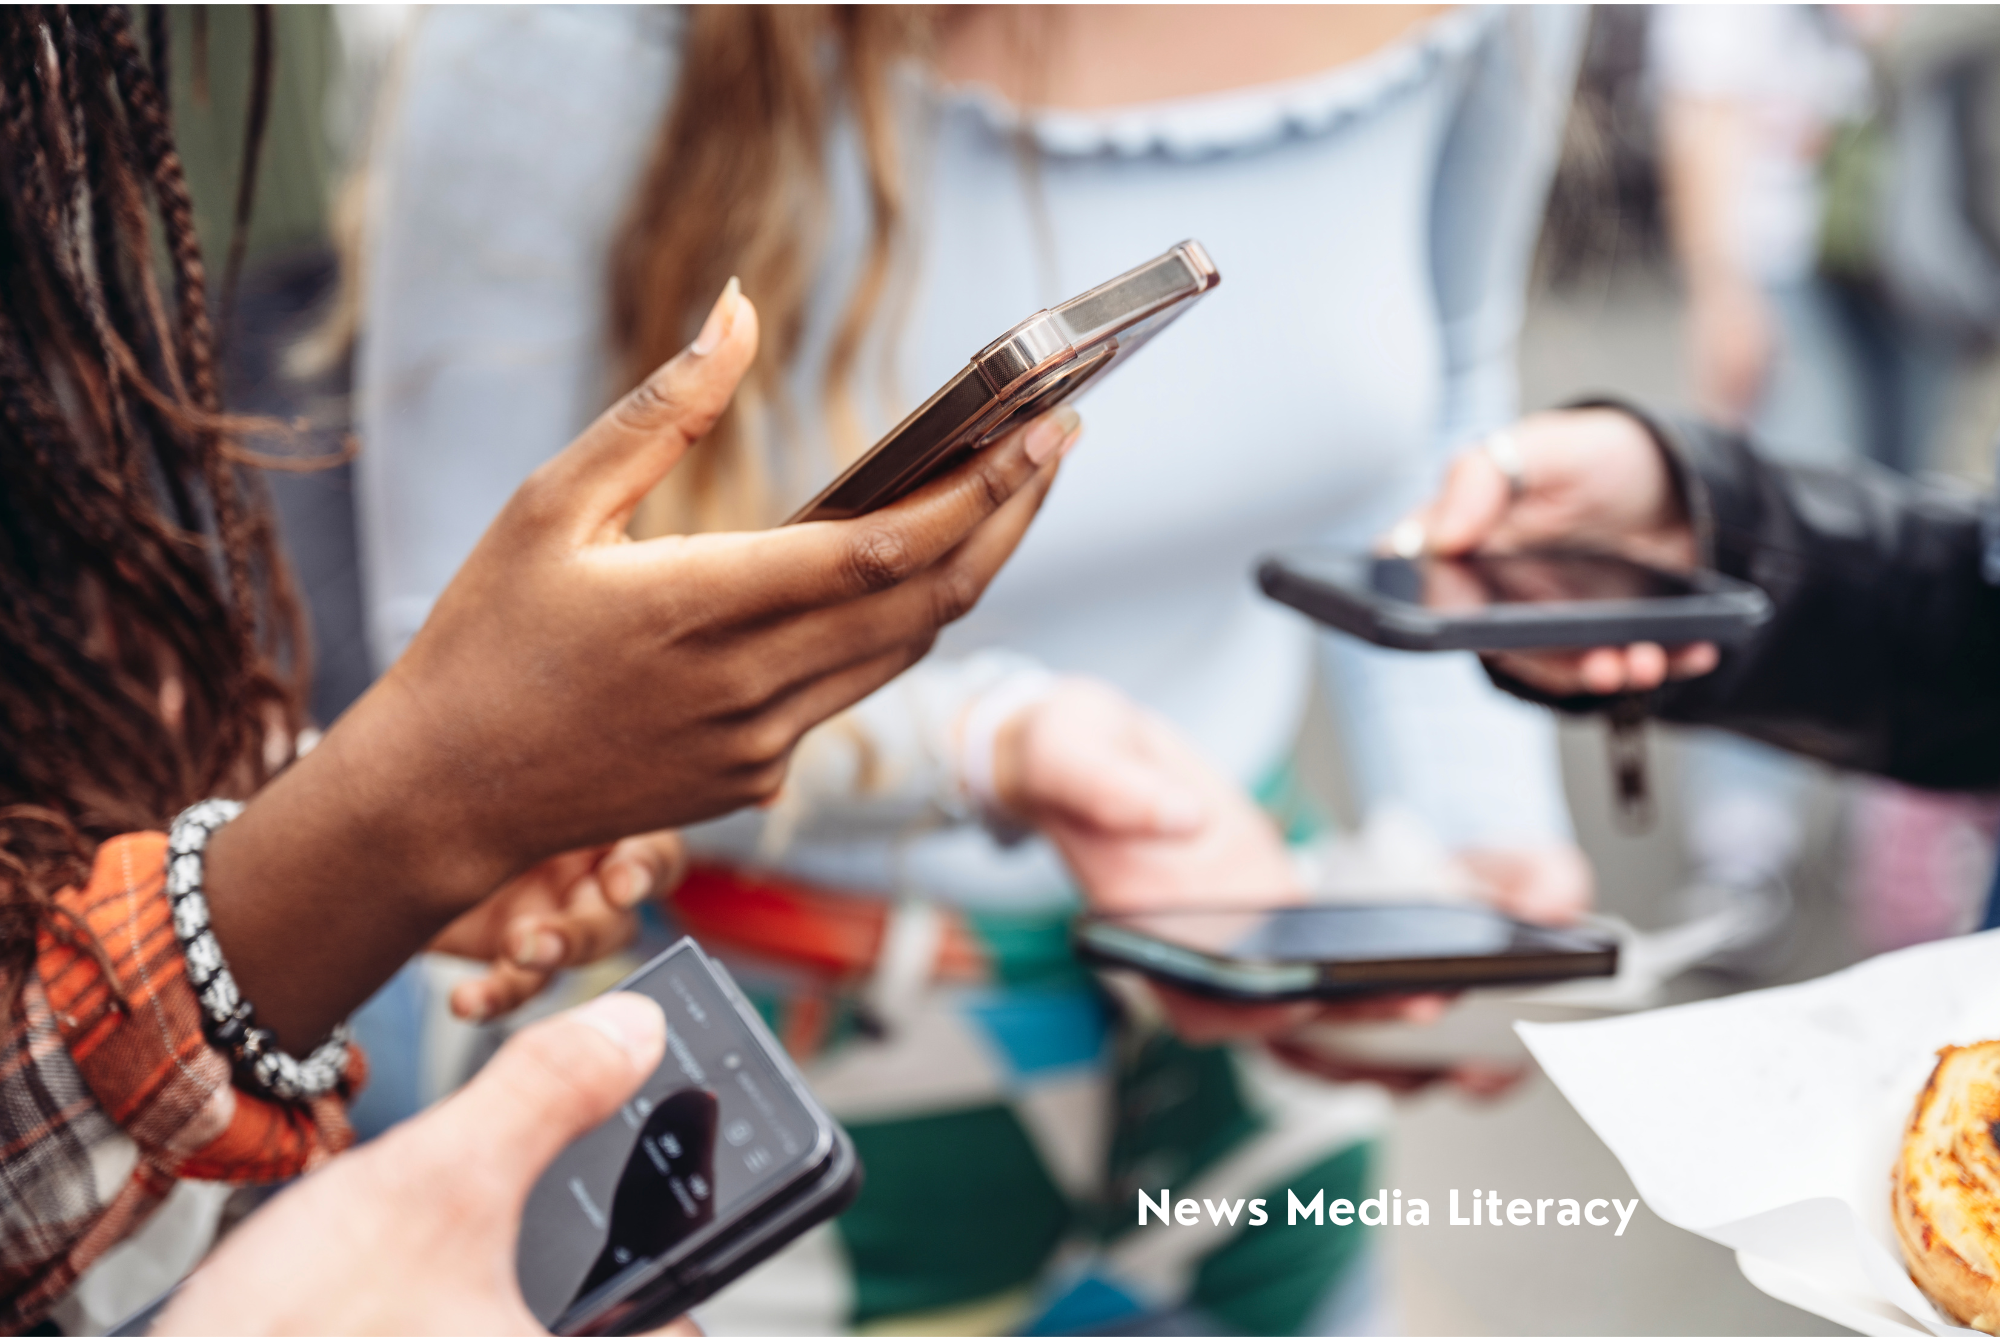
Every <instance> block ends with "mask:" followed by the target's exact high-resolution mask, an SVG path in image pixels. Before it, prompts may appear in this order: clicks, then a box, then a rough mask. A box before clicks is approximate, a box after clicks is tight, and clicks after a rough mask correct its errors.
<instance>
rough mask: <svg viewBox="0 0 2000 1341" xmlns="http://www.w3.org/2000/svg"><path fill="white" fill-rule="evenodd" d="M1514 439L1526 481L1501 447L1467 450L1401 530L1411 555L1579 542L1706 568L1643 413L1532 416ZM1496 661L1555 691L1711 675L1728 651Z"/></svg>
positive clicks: (1638, 646)
mask: <svg viewBox="0 0 2000 1341" xmlns="http://www.w3.org/2000/svg"><path fill="white" fill-rule="evenodd" d="M1509 437H1510V439H1511V442H1512V446H1513V455H1514V458H1515V464H1517V465H1518V479H1517V480H1514V481H1510V480H1509V478H1508V476H1507V474H1506V473H1505V472H1504V471H1503V470H1502V468H1501V464H1500V462H1499V461H1496V459H1495V454H1494V453H1493V452H1490V451H1487V450H1484V449H1482V448H1478V447H1475V448H1473V449H1472V450H1470V451H1467V452H1465V453H1464V454H1463V455H1461V456H1460V457H1459V458H1458V460H1457V461H1455V462H1454V463H1453V464H1452V467H1451V469H1450V471H1449V472H1448V473H1447V474H1446V476H1445V482H1444V487H1443V488H1442V489H1441V490H1439V492H1438V495H1437V497H1436V498H1434V499H1432V500H1431V502H1430V503H1429V504H1427V505H1426V506H1425V507H1424V508H1422V509H1421V510H1420V511H1418V512H1417V513H1415V514H1414V515H1413V516H1411V517H1410V518H1408V519H1406V520H1405V521H1404V522H1402V523H1401V524H1399V525H1398V526H1397V527H1396V528H1395V530H1394V531H1393V532H1391V535H1392V536H1393V537H1395V542H1394V543H1395V546H1396V548H1397V549H1398V550H1399V551H1403V550H1410V549H1416V550H1421V551H1423V552H1428V553H1432V554H1440V555H1447V556H1449V555H1459V554H1466V553H1469V552H1471V551H1473V550H1495V551H1507V550H1528V549H1539V548H1548V547H1579V548H1590V549H1598V550H1606V551H1610V552H1613V553H1617V554H1622V555H1624V556H1626V557H1628V558H1631V559H1634V560H1637V561H1638V562H1640V563H1645V564H1650V565H1652V566H1654V567H1656V568H1664V569H1668V570H1670V571H1674V572H1687V571H1689V570H1691V569H1693V568H1694V567H1695V560H1696V557H1697V556H1696V551H1695V539H1694V531H1693V528H1692V527H1691V526H1690V525H1689V523H1688V518H1687V515H1686V513H1685V511H1684V510H1683V508H1682V505H1681V502H1680V499H1679V497H1678V495H1677V494H1676V492H1675V489H1674V482H1673V479H1672V477H1671V476H1670V475H1669V473H1668V470H1667V464H1666V462H1665V460H1664V459H1663V458H1662V457H1661V454H1660V449H1659V447H1658V446H1657V445H1655V444H1654V442H1653V440H1652V436H1651V435H1650V434H1649V433H1648V432H1647V430H1646V428H1645V427H1644V425H1642V424H1640V423H1639V421H1638V420H1636V419H1634V418H1632V417H1631V416H1630V415H1627V414H1623V413H1621V412H1619V411H1617V410H1607V409H1590V410H1557V411H1551V412H1549V413H1546V414H1537V415H1531V416H1529V417H1528V418H1526V419H1523V420H1522V421H1521V422H1520V423H1518V424H1516V425H1515V426H1514V427H1513V428H1512V429H1511V430H1509ZM1489 659H1490V660H1491V661H1492V662H1493V663H1494V664H1495V665H1496V666H1498V667H1500V668H1501V669H1503V670H1505V671H1506V672H1507V673H1508V674H1510V675H1514V676H1516V677H1517V678H1519V679H1521V680H1523V681H1525V682H1526V683H1528V684H1530V685H1532V686H1534V687H1535V688H1537V689H1540V690H1543V691H1545V692H1548V693H1552V694H1616V693H1621V692H1625V691H1630V690H1648V689H1656V688H1658V687H1659V686H1660V685H1661V684H1663V683H1664V682H1666V681H1667V680H1668V679H1684V678H1688V677H1692V676H1696V675H1706V674H1707V673H1708V672H1709V671H1711V670H1714V669H1715V665H1716V660H1717V653H1716V649H1715V646H1714V645H1713V644H1712V643H1695V644H1692V645H1690V646H1687V647H1679V648H1672V649H1668V648H1663V647H1661V646H1660V645H1659V644H1658V643H1633V644H1631V645H1629V646H1626V647H1598V648H1589V649H1585V650H1582V651H1577V650H1562V651H1546V652H1501V653H1492V654H1489Z"/></svg>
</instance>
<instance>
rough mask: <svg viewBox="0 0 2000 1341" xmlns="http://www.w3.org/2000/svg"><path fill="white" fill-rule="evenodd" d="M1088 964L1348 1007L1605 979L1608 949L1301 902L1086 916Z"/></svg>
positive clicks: (1583, 939) (1601, 944) (1082, 941)
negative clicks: (1357, 1002)
mask: <svg viewBox="0 0 2000 1341" xmlns="http://www.w3.org/2000/svg"><path fill="white" fill-rule="evenodd" d="M1073 934H1074V937H1075V941H1076V945H1077V949H1078V951H1079V952H1080V953H1081V954H1082V956H1083V957H1084V958H1085V959H1087V960H1090V961H1091V962H1093V963H1097V964H1101V965H1105V966H1107V967H1115V968H1127V969H1137V970H1138V971H1139V972H1141V973H1143V974H1145V975H1146V976H1147V977H1149V978H1156V979H1158V980H1159V981H1161V982H1164V983H1167V984H1169V985H1171V986H1174V987H1178V988H1181V989H1183V990H1184V991H1188V992H1192V993H1195V994H1196V995H1199V996H1206V997H1212V998H1215V999H1217V1000H1221V1001H1234V1002H1246V1003H1260V1002H1281V1001H1308V1000H1336V1001H1338V1000H1348V999H1351V998H1354V997H1361V996H1374V995H1380V994H1385V993H1405V992H1436V991H1447V992H1448V991H1458V990H1460V989H1462V988H1467V987H1491V986H1497V985H1499V984H1502V983H1507V984H1519V983H1550V982H1563V981H1567V980H1568V979H1571V978H1606V977H1610V976H1612V975H1613V974H1615V973H1617V972H1618V942H1617V940H1616V939H1615V938H1612V937H1609V936H1605V935H1601V934H1599V933H1595V932H1589V931H1581V930H1572V929H1568V928H1562V927H1540V926H1535V925H1534V924H1532V923H1529V922H1520V921H1516V920H1515V919H1513V918H1511V917H1507V916H1505V915H1503V914H1501V913H1497V912H1494V911H1493V910H1492V909H1490V908H1482V907H1478V906H1475V905H1468V904H1461V903H1380V904H1368V903H1310V904H1291V905H1287V906H1284V907H1273V908H1231V909H1221V908H1216V909H1175V910H1173V911H1170V912H1155V913H1120V914H1103V913H1091V914H1087V915H1085V916H1084V917H1082V918H1080V919H1079V920H1078V921H1077V923H1076V926H1075V929H1074V933H1073Z"/></svg>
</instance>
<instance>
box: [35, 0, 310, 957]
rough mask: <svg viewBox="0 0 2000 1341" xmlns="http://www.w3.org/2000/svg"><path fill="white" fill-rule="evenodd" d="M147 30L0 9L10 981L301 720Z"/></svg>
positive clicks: (108, 18)
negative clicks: (91, 870) (69, 894)
mask: <svg viewBox="0 0 2000 1341" xmlns="http://www.w3.org/2000/svg"><path fill="white" fill-rule="evenodd" d="M157 12H158V11H157V10H156V11H155V14H156V15H157ZM147 28H148V31H147V34H146V43H145V47H146V50H145V51H144V53H143V54H142V51H141V46H140V43H139V41H138V39H137V38H136V37H135V35H134V33H133V31H132V23H131V19H130V16H129V14H128V13H127V12H126V10H125V9H124V8H123V7H118V6H112V7H83V6H78V7H69V6H62V5H49V6H16V7H8V8H5V9H0V176H3V177H4V182H3V183H0V980H4V978H6V977H10V976H12V973H13V972H14V971H17V970H18V968H19V966H20V964H21V963H22V962H23V961H24V959H25V956H26V954H27V952H28V951H29V949H30V948H31V947H32V945H33V943H34V935H35V931H36V929H37V928H38V927H39V926H40V925H41V923H42V921H43V919H44V917H45V916H46V910H47V909H48V907H49V899H50V896H51V894H52V893H53V892H54V891H56V890H58V889H60V888H62V887H63V886H64V885H66V884H70V883H74V882H76V881H79V880H81V879H83V878H84V877H85V875H86V874H87V868H88V862H89V859H90V855H91V853H92V851H93V849H94V848H95V846H96V845H97V844H98V843H99V842H101V841H102V840H103V839H105V838H106V837H108V836H110V835H112V834H115V833H119V832H124V831H129V830H133V829H139V828H146V827H156V826H159V825H161V824H162V823H164V822H165V821H166V820H167V819H169V818H171V817H172V815H173V814H174V813H175V812H176V811H177V810H178V809H179V808H181V807H183V806H185V805H187V804H189V803H191V802H192V801H194V800H197V799H199V798H200V797H202V796H204V795H211V794H218V793H221V794H235V795H244V794H247V793H248V792H249V791H251V790H253V789H254V788H255V787H257V786H258V785H259V784H261V783H262V782H263V781H264V780H265V779H266V778H267V777H268V776H269V775H270V773H271V772H272V771H273V770H275V769H276V768H277V767H279V766H281V765H282V764H283V763H284V762H286V760H287V759H288V758H289V756H290V752H291V741H292V740H293V738H294V736H295V735H296V731H297V728H298V726H299V725H300V721H301V716H300V711H301V710H300V706H299V705H300V702H301V694H300V692H299V689H300V682H301V680H302V679H303V676H304V673H305V645H304V636H303V632H302V625H301V621H300V616H299V610H298V606H297V603H296V601H295V599H294V596H293V593H292V587H291V583H290V580H289V577H288V575H287V573H286V571H285V567H284V564H283V562H282V560H281V557H280V554H279V550H278V547H277V543H276V540H275V537H274V534H273V529H272V521H271V515H270V512H269V509H268V506H267V505H266V503H265V501H264V497H263V493H262V487H261V482H260V481H259V480H258V479H257V478H256V477H255V476H254V474H252V473H251V472H249V471H248V470H246V469H245V462H246V461H247V460H248V459H249V458H248V457H247V455H246V454H245V453H244V452H243V451H242V450H241V449H240V448H239V447H238V446H237V442H236V438H237V436H238V434H237V432H236V429H237V425H235V424H234V423H232V421H230V420H228V419H226V418H225V417H224V416H223V414H222V405H221V394H220V386H219V377H218V372H217V362H216V357H215V352H214V345H215V335H214V332H213V330H212V329H211V326H210V320H209V309H208V299H207V295H206V291H205V283H204V273H203V269H202V261H201V253H200V249H199V246H198V245H197V241H196V237H195V228H194V214H193V209H192V206H191V204H190V201H189V198H188V190H187V184H186V182H185V180H184V179H183V176H182V172H181V165H180V160H179V157H178V155H177V154H176V152H175V149H174V144H173V138H172V133H171V128H170V125H169V114H168V101H167V97H166V90H165V82H166V79H165V75H166V70H167V68H168V67H167V60H166V57H167V37H166V25H165V22H164V19H163V18H161V17H152V18H150V19H149V22H148V25H147ZM265 83H266V85H268V81H265ZM158 255H164V257H165V258H166V263H167V270H168V271H169V273H170V276H171V286H170V288H169V289H168V291H167V292H166V293H164V294H163V292H162V287H161V285H160V284H159V283H158V277H157V276H156V273H155V268H156V264H155V257H156V256H158ZM56 929H57V930H58V931H59V932H60V930H61V929H60V928H56Z"/></svg>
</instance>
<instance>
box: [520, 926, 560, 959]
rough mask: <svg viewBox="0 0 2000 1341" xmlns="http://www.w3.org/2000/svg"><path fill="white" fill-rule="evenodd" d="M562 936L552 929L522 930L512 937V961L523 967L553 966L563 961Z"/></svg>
mask: <svg viewBox="0 0 2000 1341" xmlns="http://www.w3.org/2000/svg"><path fill="white" fill-rule="evenodd" d="M563 949H564V946H563V938H562V936H561V935H560V934H559V933H557V932H554V931H550V930H548V929H546V928H544V929H543V930H541V931H524V932H521V933H520V934H519V935H518V936H516V937H515V938H514V963H515V964H517V965H518V966H520V967H521V968H524V969H546V968H555V967H557V966H558V965H560V964H561V963H562V961H563Z"/></svg>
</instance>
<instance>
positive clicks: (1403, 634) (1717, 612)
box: [1257, 549, 1771, 652]
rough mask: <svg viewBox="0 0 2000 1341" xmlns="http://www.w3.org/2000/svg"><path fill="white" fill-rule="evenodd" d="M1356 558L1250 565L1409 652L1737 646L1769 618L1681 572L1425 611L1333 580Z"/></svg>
mask: <svg viewBox="0 0 2000 1341" xmlns="http://www.w3.org/2000/svg"><path fill="white" fill-rule="evenodd" d="M1357 557H1358V556H1355V555H1351V554H1339V555H1333V554H1330V553H1329V552H1328V551H1326V550H1311V549H1298V550H1283V551H1279V552H1278V553H1275V554H1272V555H1269V556H1268V557H1266V558H1265V559H1264V560H1263V562H1262V563H1260V564H1259V565H1258V568H1257V585H1258V586H1259V587H1261V588H1263V591H1264V594H1265V595H1266V596H1269V597H1270V598H1271V599H1272V600H1274V601H1278V602H1280V603H1281V604H1284V605H1289V606H1291V607H1292V608H1293V609H1294V610H1298V611H1300V612H1302V613H1304V614H1307V615H1310V616H1312V617H1313V618H1314V619H1316V620H1318V621H1319V622H1320V623H1322V624H1325V625H1328V626H1329V627H1331V628H1336V629H1339V630H1340V631H1342V632H1343V633H1351V634H1353V635H1354V636H1355V637H1357V638H1361V639H1363V640H1365V641H1367V642H1371V643H1374V644H1376V645H1377V646H1380V647H1393V648H1398V649H1401V650H1403V651H1410V652H1505V651H1518V650H1525V649H1533V648H1548V649H1559V648H1575V647H1616V646H1622V645H1624V644H1627V643H1636V642H1655V643H1659V644H1661V645H1662V646H1666V647H1676V646H1681V645H1684V644H1687V643H1698V642H1712V643H1718V644H1721V645H1723V646H1730V645H1732V644H1735V643H1740V642H1743V641H1744V640H1745V639H1747V638H1749V637H1750V636H1751V635H1752V634H1754V633H1755V632H1756V631H1757V628H1758V626H1759V625H1761V624H1762V623H1763V622H1764V621H1765V620H1766V619H1768V618H1770V614H1771V600H1770V598H1769V597H1768V596H1766V595H1765V594H1764V593H1763V592H1762V591H1760V590H1758V589H1757V588H1756V587H1753V586H1751V585H1750V584H1749V583H1747V582H1738V581H1736V580H1735V579H1734V578H1728V577H1724V576H1722V575H1721V574H1720V573H1713V572H1707V571H1697V572H1694V573H1688V574H1679V575H1676V576H1678V577H1679V578H1680V579H1681V580H1684V581H1686V582H1688V583H1690V584H1691V585H1693V586H1694V587H1695V588H1696V591H1695V592H1694V593H1692V594H1690V595H1686V596H1666V597H1655V598H1652V599H1647V600H1601V601H1576V602H1550V603H1546V604H1521V605H1500V606H1493V607H1489V608H1488V609H1485V610H1481V611H1477V612H1467V613H1464V614H1450V613H1443V612H1440V611H1436V610H1427V609H1425V608H1424V607H1422V606H1420V605H1413V604H1411V603H1409V602H1406V601H1398V600H1392V599H1390V598H1387V597H1384V596H1382V595H1380V594H1378V593H1376V592H1374V591H1371V590H1368V589H1367V588H1365V587H1361V586H1357V585H1353V584H1350V583H1349V582H1347V581H1343V580H1341V579H1342V577H1343V575H1344V574H1343V572H1342V570H1343V569H1344V568H1346V567H1349V566H1351V565H1352V564H1354V562H1355V561H1356V559H1357Z"/></svg>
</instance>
